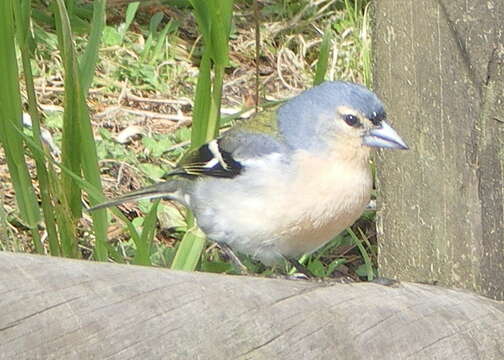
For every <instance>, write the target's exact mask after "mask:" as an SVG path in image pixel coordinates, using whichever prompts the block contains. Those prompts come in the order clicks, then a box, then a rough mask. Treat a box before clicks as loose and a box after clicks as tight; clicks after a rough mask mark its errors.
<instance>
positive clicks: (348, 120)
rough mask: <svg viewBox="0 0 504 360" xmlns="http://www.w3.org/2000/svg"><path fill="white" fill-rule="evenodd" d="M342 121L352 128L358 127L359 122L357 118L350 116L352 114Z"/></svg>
mask: <svg viewBox="0 0 504 360" xmlns="http://www.w3.org/2000/svg"><path fill="white" fill-rule="evenodd" d="M344 119H345V122H346V123H347V124H348V125H350V126H352V127H358V126H359V125H360V121H359V119H358V118H357V116H355V115H352V114H346V115H345V116H344Z"/></svg>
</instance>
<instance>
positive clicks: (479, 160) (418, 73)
mask: <svg viewBox="0 0 504 360" xmlns="http://www.w3.org/2000/svg"><path fill="white" fill-rule="evenodd" d="M373 3H374V5H375V11H374V13H375V26H374V32H373V34H374V35H373V36H374V38H373V43H374V57H375V60H374V63H375V68H374V75H375V76H374V80H375V81H374V82H375V89H376V91H377V92H378V94H379V95H380V97H382V98H383V100H384V102H385V104H386V107H387V111H388V114H389V118H390V121H391V123H392V124H393V126H394V128H395V129H396V130H397V131H398V132H399V133H400V134H401V136H402V137H403V139H404V140H405V141H406V142H407V143H408V145H409V146H410V148H411V150H410V151H407V152H392V151H384V152H382V155H381V156H380V159H379V160H380V161H379V164H378V177H379V189H380V192H381V196H380V201H379V206H380V207H381V209H380V211H379V216H378V232H379V239H380V256H379V267H380V271H381V273H382V274H383V275H384V276H387V277H392V278H399V279H402V280H405V281H417V282H418V281H420V282H438V283H440V284H443V285H446V286H449V287H460V288H466V289H470V290H472V291H475V292H478V293H480V294H483V295H486V296H489V297H492V298H495V299H500V300H503V299H504V276H502V274H504V119H503V116H504V115H503V114H504V112H503V109H504V31H503V25H502V24H503V23H502V21H503V20H502V19H504V1H502V0H488V1H465V0H449V1H448V0H422V1H414V0H404V1H393V0H376V1H374V2H373Z"/></svg>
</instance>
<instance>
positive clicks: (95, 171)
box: [56, 0, 107, 261]
mask: <svg viewBox="0 0 504 360" xmlns="http://www.w3.org/2000/svg"><path fill="white" fill-rule="evenodd" d="M56 4H57V9H58V11H57V15H58V16H57V21H56V23H57V25H58V26H57V29H58V38H59V41H60V49H61V52H62V55H63V64H64V68H65V112H64V115H63V119H64V125H63V140H62V144H63V146H62V147H63V153H62V160H63V161H62V162H63V165H65V166H66V167H67V168H69V169H70V170H71V171H72V172H73V173H74V174H77V175H79V174H80V173H81V169H82V173H83V174H84V177H85V178H86V180H87V181H89V183H90V184H92V185H93V186H94V187H95V188H96V189H98V191H99V192H101V180H100V171H99V168H98V156H97V154H96V147H95V142H94V138H93V131H92V128H91V121H90V118H89V112H88V109H87V104H86V101H85V97H84V91H83V88H82V84H81V82H80V76H81V74H80V71H79V66H78V62H77V56H76V52H75V48H74V44H73V40H72V34H71V32H70V22H69V19H68V14H67V13H66V9H65V4H64V3H63V0H56ZM96 50H97V49H96ZM75 144H79V145H80V146H79V147H77V146H75ZM77 148H78V151H77V150H76V149H77ZM63 180H64V189H63V190H64V193H65V194H66V195H67V197H68V201H69V208H70V210H71V212H72V215H73V217H74V219H77V218H78V217H80V214H81V209H82V208H81V190H80V188H79V186H78V184H76V183H75V181H74V179H73V178H71V177H68V176H67V175H64V178H63ZM99 201H100V199H97V198H96V197H95V196H93V194H90V202H91V204H92V205H95V204H98V202H99ZM91 216H92V217H93V224H94V233H95V238H96V244H95V257H96V259H97V260H100V261H105V260H106V259H107V246H106V237H107V217H106V213H105V211H103V210H102V211H96V212H94V213H93V214H92V215H91Z"/></svg>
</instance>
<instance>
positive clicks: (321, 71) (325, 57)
mask: <svg viewBox="0 0 504 360" xmlns="http://www.w3.org/2000/svg"><path fill="white" fill-rule="evenodd" d="M331 38H332V30H331V26H330V25H328V26H327V27H326V30H325V32H324V38H323V39H322V43H321V44H320V53H319V58H318V61H317V69H316V71H315V78H314V79H313V85H318V84H320V83H322V82H323V81H324V79H325V75H326V73H327V66H328V62H329V53H330V50H331V46H330V45H331Z"/></svg>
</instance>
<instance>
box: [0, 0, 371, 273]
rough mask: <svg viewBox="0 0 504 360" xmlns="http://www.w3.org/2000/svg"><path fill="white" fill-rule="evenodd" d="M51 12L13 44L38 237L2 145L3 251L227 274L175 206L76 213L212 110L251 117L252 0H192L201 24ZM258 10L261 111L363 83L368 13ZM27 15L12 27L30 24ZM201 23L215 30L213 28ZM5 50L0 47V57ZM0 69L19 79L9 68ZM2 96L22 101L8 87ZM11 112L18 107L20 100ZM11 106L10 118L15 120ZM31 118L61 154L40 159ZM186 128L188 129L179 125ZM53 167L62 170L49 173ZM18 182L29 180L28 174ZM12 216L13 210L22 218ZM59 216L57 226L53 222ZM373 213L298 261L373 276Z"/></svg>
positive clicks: (312, 7) (146, 177)
mask: <svg viewBox="0 0 504 360" xmlns="http://www.w3.org/2000/svg"><path fill="white" fill-rule="evenodd" d="M10 1H12V0H10ZM57 3H58V4H59V5H60V6H59V9H58V12H57V15H58V16H56V19H57V21H56V23H52V22H51V21H52V20H51V17H49V16H44V14H47V13H50V10H48V9H45V8H44V7H43V5H40V4H39V3H38V2H36V1H34V9H33V10H32V14H31V15H32V16H33V18H34V19H36V21H34V22H33V23H32V27H31V29H32V31H31V32H30V33H31V34H32V37H30V38H27V39H25V40H23V39H22V38H20V37H19V36H18V42H17V46H18V49H19V50H20V51H18V52H17V54H18V63H19V64H22V65H23V66H22V68H23V71H22V73H23V75H24V78H25V79H26V82H23V83H22V91H21V93H22V94H23V95H24V96H25V97H26V98H27V103H28V109H29V110H30V115H31V118H32V120H33V128H32V133H28V134H29V135H30V136H31V134H33V135H34V136H33V138H32V139H33V144H32V145H31V149H32V150H31V151H30V152H29V153H28V154H27V155H29V157H33V158H34V160H35V163H32V162H31V160H28V161H27V169H29V170H31V171H32V174H33V172H34V171H36V173H37V177H38V179H39V182H38V183H37V184H36V186H35V188H34V189H33V193H36V194H38V196H39V197H40V199H41V200H42V201H41V203H42V209H43V211H42V214H43V217H44V219H45V221H44V227H43V228H41V229H37V224H38V218H37V217H36V214H38V211H39V209H38V206H37V205H33V204H34V196H33V195H29V192H28V193H26V194H27V198H26V199H30V196H32V197H31V199H32V200H28V202H30V201H31V203H32V205H31V207H30V208H31V209H32V212H33V214H31V215H29V214H27V213H26V211H24V210H23V207H22V206H21V205H19V207H18V205H16V204H15V203H14V202H13V201H12V194H13V192H12V191H13V189H14V188H15V187H16V186H21V187H22V186H26V185H21V184H22V182H21V180H19V179H17V177H19V176H18V175H16V172H13V171H12V170H10V171H9V174H10V178H9V174H8V172H7V169H6V164H5V161H4V159H7V160H8V162H13V161H17V162H19V163H24V159H22V160H20V159H18V160H9V157H8V155H9V148H8V147H6V146H3V150H0V151H3V152H0V177H2V178H3V177H5V178H7V179H9V184H11V185H10V186H7V187H5V186H4V187H5V189H4V190H5V191H4V193H5V194H6V196H5V197H4V199H3V202H1V201H0V206H1V207H2V208H1V209H0V210H1V211H0V234H5V236H4V235H2V238H1V239H0V246H1V248H5V249H14V248H16V249H20V250H24V251H33V250H36V251H38V252H41V253H50V254H53V255H64V256H71V257H82V258H93V259H98V260H106V259H112V260H114V261H119V262H131V263H137V264H146V265H148V264H153V265H159V266H171V267H174V268H179V269H201V270H204V271H213V272H223V271H231V272H232V271H233V270H232V268H231V267H230V265H229V264H228V263H227V262H226V261H224V260H223V259H222V257H221V254H220V252H219V251H218V249H217V248H216V247H215V246H213V245H212V244H207V243H205V242H204V240H203V239H202V236H201V234H200V233H199V232H198V231H196V230H195V228H194V227H193V222H192V220H191V217H190V215H188V214H186V213H185V212H184V211H183V209H181V208H180V207H179V206H178V205H176V204H170V203H166V202H165V203H160V204H159V205H157V204H151V203H150V202H140V203H139V204H127V205H124V206H122V207H121V209H122V210H123V212H124V214H121V213H119V212H117V211H115V212H114V213H113V214H112V216H110V215H106V214H105V213H104V212H103V213H99V214H96V215H93V217H94V219H93V221H91V218H90V217H89V215H88V214H86V213H82V212H81V211H82V203H81V195H80V194H81V191H83V192H84V193H85V194H87V195H86V196H85V199H86V200H87V201H89V202H90V203H91V204H92V203H96V202H98V201H100V200H102V199H103V196H102V195H101V187H102V186H103V190H104V192H105V194H106V196H105V197H107V198H110V197H113V196H115V195H118V194H122V193H125V192H127V191H129V190H132V189H136V188H138V187H140V186H142V185H145V184H147V183H150V182H154V181H159V178H160V177H161V175H162V174H163V173H164V172H166V171H167V170H169V169H170V167H171V166H173V164H174V163H175V162H176V161H177V159H178V158H179V157H180V156H181V155H182V153H183V152H184V151H185V150H186V149H187V148H188V147H189V146H190V144H191V143H192V144H193V146H195V145H197V144H200V143H202V142H204V141H206V140H208V139H209V138H211V137H213V136H214V135H215V134H216V131H217V130H216V129H217V128H218V127H219V125H218V120H219V119H220V116H219V108H220V107H221V106H222V109H221V112H222V119H221V125H224V126H225V125H226V124H227V123H228V122H229V121H233V120H232V119H233V118H237V117H240V116H242V117H243V116H247V112H243V110H244V109H250V108H252V107H253V106H254V105H255V89H254V87H255V73H256V67H255V58H256V54H255V36H256V34H255V29H254V27H253V26H251V25H250V24H253V23H254V18H253V17H254V11H253V7H252V5H253V3H252V1H236V2H235V4H234V6H233V7H231V6H230V4H231V2H222V1H216V2H213V1H209V2H205V3H202V2H194V3H195V4H197V5H198V4H199V6H197V7H196V9H195V15H196V16H193V13H192V12H191V9H190V8H187V7H186V6H187V3H184V4H182V5H184V6H181V7H173V6H171V7H163V6H159V3H154V4H153V5H149V4H147V5H142V6H138V4H135V3H132V4H129V5H128V6H126V5H124V6H123V7H122V8H121V10H120V11H117V10H112V8H109V9H108V10H107V16H108V18H109V21H108V23H107V25H105V23H104V22H103V13H104V11H105V3H104V1H95V2H94V7H95V8H94V12H93V8H91V7H89V6H87V7H79V6H77V7H74V8H73V9H72V8H70V9H68V12H69V15H68V18H66V15H65V11H64V8H63V7H62V2H61V1H58V2H57ZM9 4H14V3H11V2H9ZM23 4H26V3H23ZM201 4H206V5H201ZM260 4H261V6H262V7H261V8H260V15H261V18H260V23H261V28H260V30H261V39H262V43H261V49H260V50H261V54H260V63H259V73H260V79H259V84H260V88H259V94H260V96H261V99H262V102H263V104H264V105H267V104H268V102H269V101H274V100H281V99H285V98H288V97H290V96H292V95H294V94H296V93H297V92H299V91H300V90H302V89H305V88H307V87H309V86H311V84H312V83H313V82H314V81H315V82H316V83H318V82H320V81H322V80H323V79H324V78H325V79H344V80H350V81H355V82H361V83H366V84H368V85H369V84H371V69H370V39H369V31H368V23H369V18H368V11H367V6H366V4H364V3H363V2H359V1H355V2H354V1H349V0H344V1H342V0H337V1H336V0H318V1H306V0H297V1H294V0H292V1H287V0H284V1H262V2H260ZM4 6H5V4H4ZM5 10H6V11H7V9H5ZM231 10H233V14H232V18H233V23H232V24H231V22H230V21H224V22H222V21H216V20H215V19H220V18H222V14H228V15H227V16H228V18H229V19H231ZM18 11H19V12H21V11H25V12H27V11H28V10H27V8H26V7H24V8H21V9H18ZM4 13H6V12H4ZM79 14H81V15H79ZM82 14H84V15H82ZM29 15H30V14H29V13H26V14H25V15H24V17H21V16H18V17H17V19H21V18H23V19H25V20H26V19H27V18H28V17H27V16H29ZM79 16H80V17H79ZM114 19H115V21H113V20H114ZM212 19H213V20H212ZM209 21H210V22H211V21H214V22H215V23H216V24H217V25H218V26H210V23H209ZM91 22H93V24H94V26H92V27H90V26H89V24H90V23H91ZM21 26H24V27H26V26H27V24H22V23H20V27H21ZM90 29H93V31H90ZM99 29H103V31H98V30H99ZM100 35H101V36H100ZM228 36H229V41H228V40H227V37H228ZM72 38H73V40H74V41H73V42H72V41H71V39H72ZM209 44H211V45H215V46H214V47H211V46H209ZM34 45H36V46H35V47H34ZM5 46H6V45H5ZM23 49H24V50H23ZM5 51H7V49H6V48H5V49H2V48H0V53H2V52H5ZM26 59H29V61H28V62H27V61H26ZM319 59H321V61H319ZM11 63H13V64H15V62H11ZM6 71H9V73H11V74H14V73H17V70H15V69H9V70H6ZM30 71H31V72H32V73H33V77H30V76H29V75H30V74H29V73H30ZM30 79H32V80H31V82H30ZM11 85H12V86H15V85H14V84H13V82H11ZM63 89H65V91H63ZM5 91H8V92H9V93H14V94H15V93H19V91H16V89H14V88H12V89H9V90H5ZM6 93H7V92H6ZM194 94H196V96H194ZM85 100H87V102H86V101H85ZM15 102H19V103H21V99H19V100H15ZM86 104H87V106H86ZM16 109H18V110H16ZM20 109H21V106H19V107H16V108H15V109H14V111H18V113H19V114H20ZM64 109H65V111H64ZM88 109H89V112H88ZM230 114H237V115H232V116H229V115H230ZM16 117H18V116H17V115H15V116H14V118H16ZM2 118H5V117H4V116H3V117H2ZM18 118H19V117H18ZM39 119H40V124H41V126H42V130H44V129H47V130H49V132H50V134H51V136H52V140H53V141H54V143H55V144H56V146H58V147H59V148H60V149H61V151H62V155H61V158H60V157H59V155H54V154H53V155H49V150H47V145H46V140H43V139H42V140H41V137H40V132H41V130H40V129H39V125H38V124H39V121H38V120H39ZM191 119H192V120H193V121H192V131H191V129H189V128H188V124H190V120H191ZM71 120H76V122H73V121H71ZM91 126H92V127H91ZM91 130H93V131H91ZM18 131H19V130H18ZM15 137H16V138H17V139H19V138H20V137H19V136H15ZM93 139H94V140H93ZM25 142H26V140H25ZM95 142H96V147H94V146H93V144H94V143H95ZM3 143H5V142H3ZM20 143H21V144H22V141H21V142H20ZM27 143H28V144H30V142H27ZM75 144H80V146H76V145H75ZM16 146H18V147H19V146H20V145H19V144H18V145H16ZM43 148H46V150H42V149H43ZM11 153H12V152H11ZM18 153H19V151H18ZM21 153H22V152H21ZM50 157H55V162H52V161H50V160H49V159H50ZM60 160H61V164H62V165H63V166H57V165H55V164H56V163H59V161H60ZM33 164H35V170H33V168H34V167H33ZM98 169H101V182H100V181H99V178H98ZM24 171H26V174H28V172H27V171H28V170H24ZM76 175H78V176H80V175H82V176H84V178H85V181H84V182H80V181H78V178H76V177H75V176H76ZM24 178H25V180H24V181H25V182H26V179H28V177H27V176H26V175H25V176H24ZM17 184H20V185H17ZM102 184H103V185H102ZM26 187H27V188H30V187H31V184H30V186H26ZM55 199H64V201H55ZM16 209H20V210H21V211H20V212H19V214H20V216H17V213H18V212H17V210H16ZM55 213H57V214H64V215H66V216H59V217H55V216H54V214H55ZM144 214H146V215H144ZM156 215H157V218H158V219H159V221H160V225H159V226H157V227H156V226H155V225H156V221H155V220H156ZM107 217H108V220H109V221H110V223H111V225H110V226H109V227H108V228H107V226H106V224H107ZM372 217H373V215H372V213H369V214H366V216H365V217H363V219H362V220H361V221H360V222H359V226H358V227H356V228H355V229H356V230H357V229H360V228H364V229H365V230H366V231H365V232H366V234H367V235H366V236H365V235H364V233H361V232H360V231H358V230H357V231H356V232H354V233H352V232H350V233H344V234H342V235H340V236H338V237H337V238H335V239H334V240H333V241H332V242H331V243H330V244H328V245H326V246H325V247H324V248H323V249H321V250H320V251H318V252H317V253H315V254H312V255H310V256H307V257H305V258H304V259H303V260H304V262H305V264H306V265H307V266H308V267H309V269H310V270H311V271H312V272H314V273H316V274H318V275H324V276H326V275H330V274H333V273H334V271H339V272H340V273H343V274H350V275H352V276H354V274H357V275H358V276H363V277H368V278H369V277H372V273H373V271H374V265H373V264H374V261H375V259H374V255H373V251H371V250H372V248H373V247H374V245H372V241H371V243H370V242H369V241H367V238H368V237H369V238H371V239H372V238H373V232H372V230H370V229H372V226H371V225H370V224H371V223H372ZM55 218H56V221H55V222H54V221H53V223H51V220H52V219H55ZM13 219H17V220H16V221H14V220H13ZM126 229H129V230H126ZM191 229H194V231H192V230H191ZM356 234H358V236H356ZM39 235H41V236H39ZM38 237H40V238H41V239H47V240H44V242H42V240H40V239H38ZM184 238H185V239H186V240H182V239H184ZM14 239H15V241H14ZM201 254H202V256H201ZM368 254H370V255H368ZM244 261H245V262H246V263H247V264H248V266H250V267H251V268H252V270H253V271H256V272H266V273H268V272H271V269H265V268H264V267H263V266H261V265H260V264H257V263H255V262H252V261H251V260H249V259H246V258H245V259H244Z"/></svg>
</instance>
